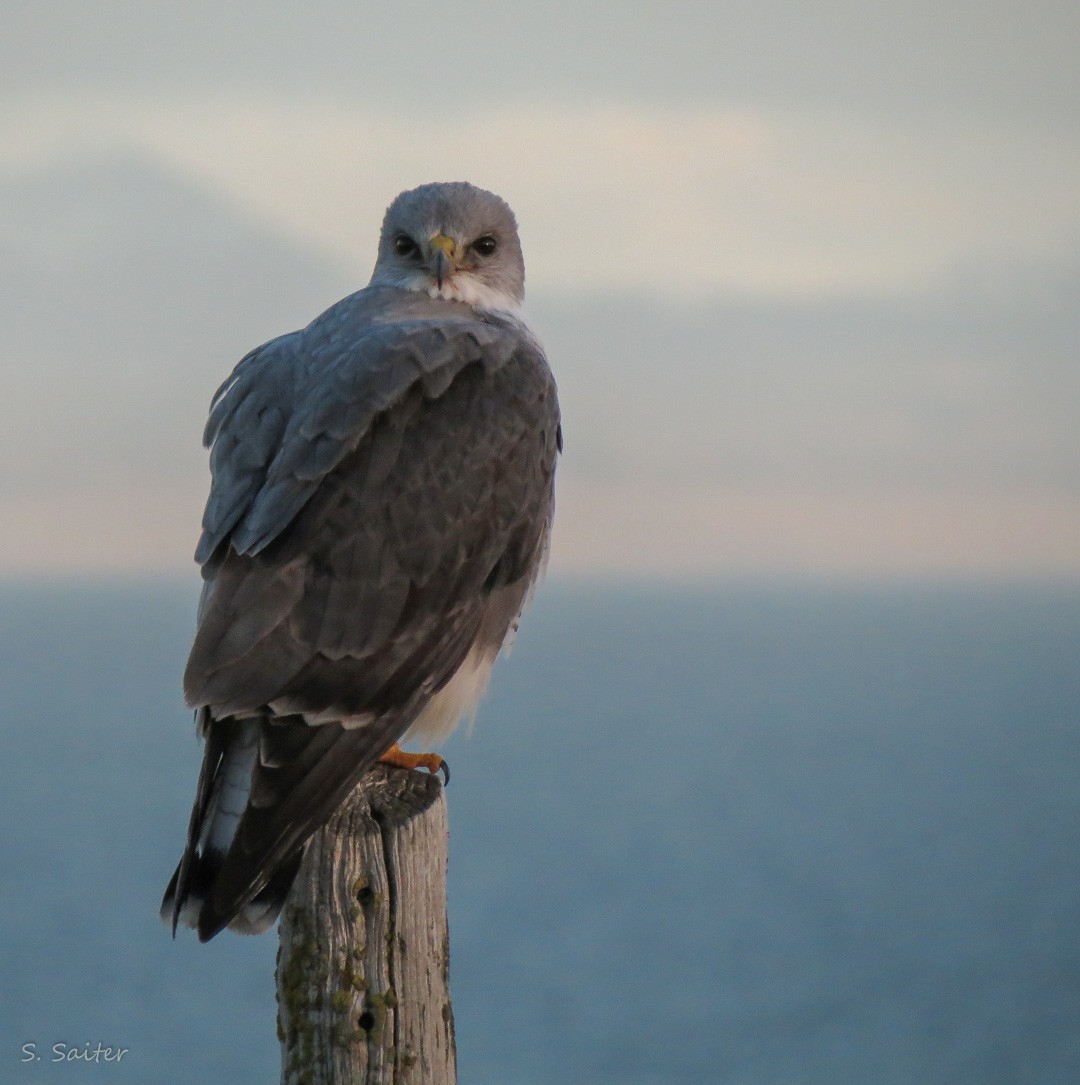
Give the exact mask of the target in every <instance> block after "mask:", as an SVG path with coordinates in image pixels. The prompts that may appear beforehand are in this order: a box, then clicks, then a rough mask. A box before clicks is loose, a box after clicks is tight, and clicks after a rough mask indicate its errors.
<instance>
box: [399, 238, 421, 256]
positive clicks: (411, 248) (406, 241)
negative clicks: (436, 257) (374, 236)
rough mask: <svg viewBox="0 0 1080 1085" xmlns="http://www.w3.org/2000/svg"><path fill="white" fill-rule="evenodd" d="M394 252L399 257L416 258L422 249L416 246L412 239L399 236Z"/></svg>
mask: <svg viewBox="0 0 1080 1085" xmlns="http://www.w3.org/2000/svg"><path fill="white" fill-rule="evenodd" d="M394 252H396V253H397V254H398V256H416V255H417V254H418V253H419V252H420V247H419V246H418V245H417V244H416V242H415V241H413V239H412V238H411V237H407V236H406V235H405V234H398V235H397V237H395V238H394Z"/></svg>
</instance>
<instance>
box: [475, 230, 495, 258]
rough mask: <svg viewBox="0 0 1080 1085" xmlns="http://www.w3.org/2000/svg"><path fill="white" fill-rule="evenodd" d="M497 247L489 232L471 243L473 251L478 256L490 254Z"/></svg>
mask: <svg viewBox="0 0 1080 1085" xmlns="http://www.w3.org/2000/svg"><path fill="white" fill-rule="evenodd" d="M498 247H499V243H498V241H496V240H495V238H493V237H492V236H491V234H484V236H483V237H478V238H477V239H476V240H475V241H474V242H473V243H472V248H473V252H475V253H476V254H477V255H478V256H490V255H491V254H492V253H493V252H494V251H495V250H496V249H497V248H498Z"/></svg>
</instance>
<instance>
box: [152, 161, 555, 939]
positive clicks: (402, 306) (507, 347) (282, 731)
mask: <svg viewBox="0 0 1080 1085" xmlns="http://www.w3.org/2000/svg"><path fill="white" fill-rule="evenodd" d="M524 287H525V271H524V262H523V259H522V254H521V244H520V241H519V239H518V232H517V225H516V222H515V219H514V215H513V212H512V211H511V210H510V208H509V206H507V204H506V203H505V202H504V201H503V200H501V199H500V198H499V197H498V196H496V195H494V194H493V193H490V192H486V191H484V190H483V189H479V188H476V187H474V186H473V185H470V184H467V183H464V182H455V183H448V184H429V185H423V186H422V187H420V188H417V189H413V190H412V191H409V192H403V193H402V194H401V195H400V196H398V197H397V199H395V200H394V201H393V203H392V204H391V205H390V207H389V208H388V210H387V212H386V217H385V219H384V220H383V226H382V234H381V237H380V240H379V250H378V258H377V260H376V263H375V270H374V273H373V275H372V278H371V282H370V284H369V285H368V286H367V287H366V288H365V289H363V290H360V291H358V292H357V293H355V294H352V295H350V296H349V297H347V298H345V299H343V300H342V301H339V302H338V303H337V304H336V305H333V306H332V307H331V308H329V309H328V310H327V311H326V312H324V313H323V314H322V315H321V316H318V317H316V318H315V320H313V321H312V322H311V323H310V324H309V325H308V326H307V327H306V328H304V329H303V330H301V331H296V332H292V333H291V334H288V335H283V336H280V337H278V338H277V339H272V340H270V341H269V342H268V343H265V344H264V345H263V346H261V347H258V348H257V349H256V350H253V351H252V352H251V353H250V354H248V355H247V356H246V357H244V358H243V359H242V360H241V361H240V363H239V364H238V365H237V366H236V368H235V369H234V370H233V372H232V374H231V376H230V377H229V378H228V379H227V380H226V381H225V383H224V384H223V385H222V386H221V388H220V389H219V390H218V392H217V394H216V395H215V396H214V399H213V401H212V403H211V407H210V417H209V421H208V422H207V426H206V432H205V436H204V442H205V444H206V445H207V446H208V447H209V448H210V450H211V452H210V467H211V474H212V483H211V488H210V496H209V499H208V500H207V504H206V511H205V513H204V516H203V522H202V527H203V531H202V537H201V539H200V541H199V544H198V549H197V551H196V555H195V558H196V561H197V562H198V563H199V564H200V565H201V566H202V575H203V580H204V584H203V590H202V595H201V598H200V602H199V609H198V620H197V628H196V632H195V638H194V643H193V645H192V648H191V654H190V657H189V659H188V663H187V668H186V670H185V673H184V693H185V697H186V699H187V701H188V703H189V704H190V705H191V706H192V707H193V708H194V709H195V713H196V726H197V729H198V732H199V734H200V736H201V737H202V739H203V740H204V743H205V751H204V756H203V762H202V769H201V771H200V773H199V780H198V785H197V789H196V794H195V802H194V807H193V809H192V813H191V820H190V824H189V827H188V836H187V845H186V847H185V849H184V854H183V858H182V859H181V860H180V864H179V866H178V867H177V869H176V873H175V874H174V875H173V877H172V880H171V882H170V883H169V886H168V889H167V890H166V892H165V899H164V901H163V902H162V907H161V914H162V918H163V919H164V920H165V922H166V923H168V924H170V925H171V927H172V930H173V933H174V935H175V933H176V929H177V926H178V924H182V925H184V926H188V927H192V928H194V929H195V930H196V931H197V932H198V936H199V938H200V940H201V941H204V942H205V941H207V940H209V939H210V938H213V937H214V935H216V934H217V933H219V932H220V931H221V930H223V929H224V928H225V927H230V928H231V929H233V930H236V931H240V932H243V933H249V934H257V933H260V932H262V931H264V930H266V929H267V928H268V927H270V926H271V925H272V924H273V922H274V920H275V919H276V918H277V915H278V913H279V912H280V910H281V906H282V904H283V903H284V900H285V896H286V894H287V893H288V890H289V887H290V885H291V884H292V881H293V878H294V877H295V874H296V871H297V869H298V867H299V864H300V858H301V855H302V852H303V848H304V845H305V843H306V842H307V840H308V839H309V838H310V837H311V835H312V834H313V833H314V832H315V831H316V830H317V829H318V828H320V826H322V825H323V824H325V823H326V821H327V820H329V818H330V816H331V815H332V814H333V812H334V811H335V809H336V808H337V807H338V806H339V805H340V804H341V803H342V801H343V800H344V799H345V798H346V796H347V795H348V794H349V792H350V791H351V790H352V789H353V788H354V787H355V785H356V784H357V782H358V781H359V780H360V778H361V777H362V776H363V775H364V774H365V772H367V771H368V769H369V768H370V767H371V766H372V764H373V763H374V762H375V761H377V760H380V759H391V760H397V762H398V763H407V764H412V765H417V764H421V765H424V766H426V767H427V768H429V769H432V770H435V769H436V768H438V767H439V766H440V765H442V761H441V758H438V757H437V756H435V755H409V754H403V753H402V752H401V751H400V750H398V748H397V743H398V742H399V741H400V740H403V739H406V738H407V739H410V740H414V741H419V742H422V743H435V744H437V743H438V742H439V741H440V740H442V739H444V738H445V737H446V736H447V735H448V734H449V733H450V732H451V731H452V730H453V728H454V727H455V726H456V724H457V723H458V721H459V720H460V719H461V718H462V717H464V716H467V715H468V714H470V713H471V712H473V711H475V707H476V704H477V701H478V699H479V698H480V696H481V695H482V693H483V691H484V689H485V687H486V684H487V681H488V676H489V674H490V671H491V667H492V664H493V662H494V660H495V657H496V656H497V655H498V654H499V651H500V649H501V648H502V647H503V645H504V644H505V643H506V642H507V640H508V639H509V638H510V637H511V636H512V634H513V632H514V631H515V630H516V628H517V622H518V618H519V616H520V614H521V612H522V610H523V608H524V606H525V604H526V602H527V601H528V599H529V595H530V592H531V590H532V588H533V585H534V584H535V582H536V579H537V576H538V574H539V573H540V571H541V569H542V567H543V565H544V561H545V556H546V553H547V547H548V539H549V536H550V532H551V523H552V513H553V507H554V474H555V461H556V457H557V455H558V453H559V452H560V451H561V448H562V433H561V427H560V421H559V407H558V400H557V396H556V389H555V382H554V380H553V378H552V375H551V371H550V370H549V368H548V364H547V360H546V358H545V355H544V351H543V348H542V347H541V346H540V343H539V342H538V341H537V339H536V337H535V336H534V334H533V333H532V331H531V330H530V329H529V326H528V325H527V324H526V323H525V321H524V319H523V317H522V315H521V305H522V302H523V299H524Z"/></svg>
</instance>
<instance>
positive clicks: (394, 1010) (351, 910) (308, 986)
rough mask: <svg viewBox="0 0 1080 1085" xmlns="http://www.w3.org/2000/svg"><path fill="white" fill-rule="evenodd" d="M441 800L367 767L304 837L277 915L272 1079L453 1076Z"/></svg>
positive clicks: (417, 777) (413, 778) (429, 790)
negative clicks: (276, 1055)
mask: <svg viewBox="0 0 1080 1085" xmlns="http://www.w3.org/2000/svg"><path fill="white" fill-rule="evenodd" d="M447 840H448V831H447V819H446V799H445V798H444V796H443V793H442V786H441V784H440V783H439V780H438V779H437V778H436V777H434V776H431V775H428V774H427V773H424V772H410V771H408V770H405V769H398V768H390V767H388V766H385V765H377V766H375V768H373V769H372V771H371V772H370V773H369V774H368V775H367V776H366V777H365V778H364V780H363V781H362V782H361V783H360V785H359V786H358V787H357V788H356V790H355V791H354V792H353V793H352V795H351V796H350V797H349V799H348V800H347V801H346V802H345V803H344V804H343V805H342V806H341V808H340V809H339V810H338V812H337V813H336V814H335V815H334V817H333V818H332V819H331V820H330V822H329V823H328V824H327V825H326V826H325V827H324V828H323V829H321V830H320V831H319V832H318V833H316V835H315V836H314V837H313V838H312V840H311V842H310V843H309V844H308V848H307V852H306V854H305V855H304V860H303V862H302V864H301V866H300V872H299V874H298V875H297V878H296V882H295V884H294V885H293V888H292V891H291V892H290V894H289V897H288V900H287V901H286V902H285V907H284V908H283V909H282V913H281V930H280V940H281V944H280V947H279V949H278V960H277V997H278V1037H279V1039H280V1040H281V1081H282V1085H454V1083H455V1082H456V1081H457V1071H456V1051H455V1047H454V1016H453V1011H452V1009H451V1006H450V988H449V964H450V938H449V932H448V927H447V920H446V866H447Z"/></svg>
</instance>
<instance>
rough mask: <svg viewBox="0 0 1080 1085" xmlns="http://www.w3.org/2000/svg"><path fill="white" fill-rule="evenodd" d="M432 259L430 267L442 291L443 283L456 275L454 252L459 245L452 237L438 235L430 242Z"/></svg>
mask: <svg viewBox="0 0 1080 1085" xmlns="http://www.w3.org/2000/svg"><path fill="white" fill-rule="evenodd" d="M429 244H430V246H431V259H430V261H429V267H430V268H431V273H432V275H434V276H435V285H436V286H437V287H438V288H439V289H440V290H442V288H443V283H444V282H446V280H447V279H449V278H450V276H451V275H452V274H453V273H454V252H455V250H456V249H457V245H456V244H455V243H454V239H453V238H452V237H447V236H446V235H445V234H436V235H435V236H434V237H433V238H432V239H431V241H430V242H429Z"/></svg>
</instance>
